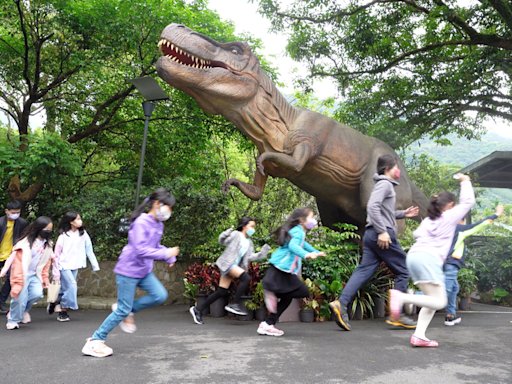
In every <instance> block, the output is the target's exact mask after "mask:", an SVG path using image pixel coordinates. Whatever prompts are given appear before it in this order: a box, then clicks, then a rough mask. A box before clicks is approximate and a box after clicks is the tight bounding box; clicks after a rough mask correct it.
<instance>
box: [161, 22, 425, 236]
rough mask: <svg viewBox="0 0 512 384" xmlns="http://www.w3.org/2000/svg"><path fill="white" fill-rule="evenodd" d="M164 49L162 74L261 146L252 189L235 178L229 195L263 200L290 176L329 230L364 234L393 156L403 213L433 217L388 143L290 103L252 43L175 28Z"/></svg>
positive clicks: (168, 30) (225, 187)
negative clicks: (379, 176) (271, 183)
mask: <svg viewBox="0 0 512 384" xmlns="http://www.w3.org/2000/svg"><path fill="white" fill-rule="evenodd" d="M158 45H159V47H160V50H161V51H162V53H163V56H162V57H160V58H159V59H158V62H157V64H156V69H157V72H158V74H159V75H160V77H161V78H162V79H163V80H164V81H166V82H167V83H168V84H170V85H171V86H173V87H175V88H178V89H180V90H182V91H183V92H185V93H187V94H188V95H190V96H192V97H193V98H194V99H195V100H196V102H197V103H198V104H199V106H200V107H201V108H202V109H203V110H204V111H205V112H206V113H208V114H221V115H223V116H225V117H226V118H227V119H228V120H229V121H231V122H232V123H233V124H235V126H236V127H237V128H238V129H239V130H240V131H241V132H242V133H243V134H244V135H246V136H247V137H248V138H249V139H251V140H252V142H253V143H254V144H255V145H256V147H257V148H258V151H259V154H260V156H259V158H258V160H257V164H258V170H257V171H256V174H255V176H254V182H253V184H252V185H251V184H248V183H245V182H243V181H240V180H238V179H229V180H227V181H226V182H224V184H223V185H222V190H223V192H224V193H226V192H228V191H229V189H230V186H231V185H234V186H236V187H237V188H238V189H240V191H242V193H243V194H244V195H246V196H247V197H249V198H250V199H253V200H259V199H260V198H261V197H262V195H263V191H264V188H265V183H266V181H267V177H268V175H270V176H273V177H284V178H286V179H288V180H289V181H291V182H292V183H293V184H295V185H296V186H298V187H299V188H301V189H303V190H304V191H306V192H308V193H310V194H311V195H313V196H315V197H316V200H317V205H318V209H319V212H320V215H321V218H322V222H323V224H324V225H327V226H331V227H332V224H334V223H352V224H355V225H357V226H358V227H359V228H361V230H363V229H364V225H365V223H366V203H367V202H368V199H369V197H370V193H371V191H372V188H373V185H374V182H373V179H372V177H373V174H374V173H375V172H376V165H377V159H378V157H379V156H382V155H384V154H391V155H393V156H395V157H397V159H398V164H399V168H400V170H401V171H402V176H401V177H400V185H399V186H398V187H396V188H395V191H396V193H397V209H406V208H407V207H409V206H411V205H417V206H419V207H420V215H419V218H422V217H425V216H426V209H427V206H428V201H427V199H426V197H425V196H424V195H423V193H422V192H421V191H420V190H419V189H418V188H417V187H416V186H415V185H414V184H413V183H412V182H411V180H409V177H408V174H407V171H406V169H405V167H404V164H403V163H402V162H401V161H400V159H399V157H398V156H397V155H396V153H395V152H394V151H393V149H392V148H391V147H390V146H389V145H387V144H386V143H384V142H382V141H380V140H378V139H375V138H372V137H369V136H365V135H363V134H361V133H360V132H357V131H356V130H354V129H352V128H350V127H348V126H346V125H344V124H340V123H339V122H337V121H335V120H333V119H331V118H329V117H326V116H324V115H322V114H319V113H316V112H312V111H309V110H307V109H303V108H297V107H294V106H292V105H290V104H289V103H288V102H287V101H286V100H285V99H284V97H283V96H282V95H281V94H280V93H279V91H278V90H277V89H276V87H275V86H274V84H273V83H272V81H271V80H270V79H269V77H268V76H267V74H266V73H265V72H264V71H263V70H262V69H261V67H260V64H259V61H258V59H257V58H256V56H255V55H254V54H253V53H252V52H251V49H250V48H249V46H248V45H247V44H245V43H242V42H232V43H225V44H222V43H219V42H217V41H215V40H213V39H211V38H209V37H206V36H204V35H201V34H199V33H197V32H195V31H193V30H191V29H189V28H187V27H185V26H184V25H179V24H170V25H168V26H167V27H166V28H165V29H164V31H163V32H162V35H161V40H160V42H159V43H158ZM400 224H401V225H400V227H401V228H402V229H403V227H404V225H403V224H404V223H403V222H402V223H400Z"/></svg>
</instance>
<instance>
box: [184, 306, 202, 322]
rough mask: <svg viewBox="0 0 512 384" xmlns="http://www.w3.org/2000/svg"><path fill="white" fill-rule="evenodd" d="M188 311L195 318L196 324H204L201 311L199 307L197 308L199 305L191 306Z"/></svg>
mask: <svg viewBox="0 0 512 384" xmlns="http://www.w3.org/2000/svg"><path fill="white" fill-rule="evenodd" d="M188 311H189V312H190V314H191V315H192V317H193V318H194V323H196V324H204V322H203V318H202V316H201V312H199V309H197V307H195V306H194V307H190V309H189V310H188Z"/></svg>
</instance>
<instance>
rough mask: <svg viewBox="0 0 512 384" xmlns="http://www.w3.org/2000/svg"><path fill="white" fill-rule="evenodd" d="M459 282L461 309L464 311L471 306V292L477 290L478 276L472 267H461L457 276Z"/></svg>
mask: <svg viewBox="0 0 512 384" xmlns="http://www.w3.org/2000/svg"><path fill="white" fill-rule="evenodd" d="M457 281H458V282H459V295H458V296H459V297H460V304H459V309H460V310H462V311H464V310H468V309H470V308H471V293H472V292H473V291H475V290H476V282H477V281H478V277H477V276H476V275H475V272H474V271H473V270H472V269H467V268H461V269H460V270H459V275H458V276H457Z"/></svg>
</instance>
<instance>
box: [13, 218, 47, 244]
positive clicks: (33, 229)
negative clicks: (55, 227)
mask: <svg viewBox="0 0 512 384" xmlns="http://www.w3.org/2000/svg"><path fill="white" fill-rule="evenodd" d="M51 222H52V219H50V218H49V217H46V216H41V217H38V218H37V219H35V221H33V222H32V223H30V225H28V226H27V227H26V228H25V230H24V231H23V232H22V233H21V237H20V238H19V240H18V242H19V241H21V240H23V239H25V238H26V239H27V240H28V243H29V244H30V247H32V245H33V244H34V241H36V238H37V236H39V232H41V231H42V230H43V229H44V228H45V227H46V226H47V225H48V224H50V223H51ZM49 242H50V240H49V239H48V243H49Z"/></svg>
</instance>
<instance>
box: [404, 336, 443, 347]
mask: <svg viewBox="0 0 512 384" xmlns="http://www.w3.org/2000/svg"><path fill="white" fill-rule="evenodd" d="M411 344H412V345H413V346H414V347H433V348H435V347H438V346H439V343H438V342H437V341H435V340H429V341H426V340H423V339H420V338H419V337H416V336H414V335H412V336H411Z"/></svg>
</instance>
